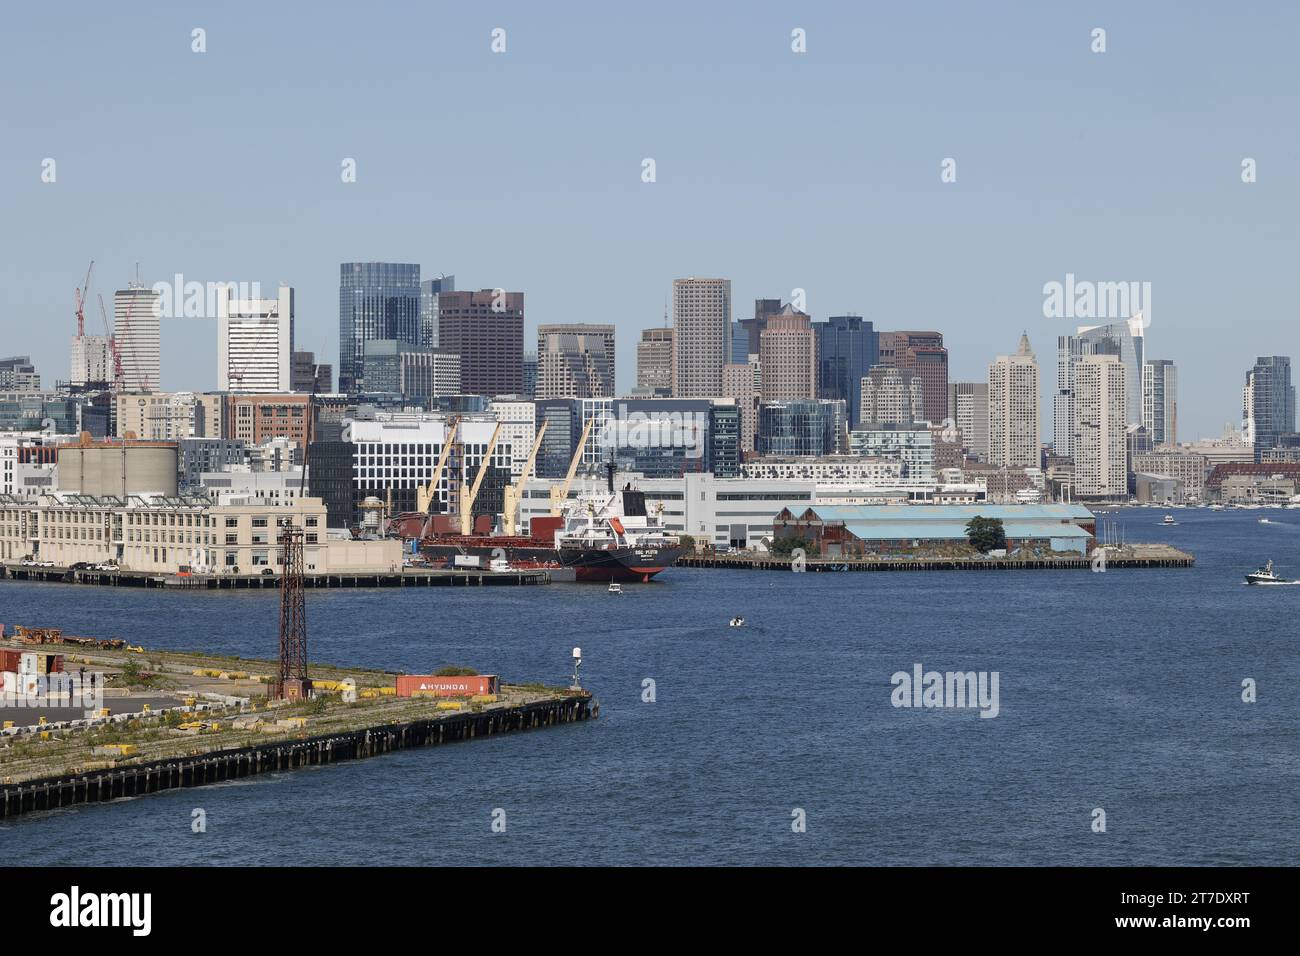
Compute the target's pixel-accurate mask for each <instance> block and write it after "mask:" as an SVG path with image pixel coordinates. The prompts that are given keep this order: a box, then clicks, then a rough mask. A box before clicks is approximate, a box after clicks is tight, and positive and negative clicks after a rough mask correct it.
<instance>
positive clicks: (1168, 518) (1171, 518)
mask: <svg viewBox="0 0 1300 956" xmlns="http://www.w3.org/2000/svg"><path fill="white" fill-rule="evenodd" d="M1160 523H1161V524H1163V525H1175V524H1178V522H1177V521H1175V520H1174V516H1173V515H1165V517H1164V519H1163V520H1162V521H1161V522H1160Z"/></svg>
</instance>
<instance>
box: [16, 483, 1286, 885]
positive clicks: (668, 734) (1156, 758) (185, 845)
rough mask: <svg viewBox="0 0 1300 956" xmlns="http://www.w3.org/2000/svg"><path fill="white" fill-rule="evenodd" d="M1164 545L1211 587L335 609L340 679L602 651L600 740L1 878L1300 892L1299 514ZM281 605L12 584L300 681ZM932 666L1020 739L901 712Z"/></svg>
mask: <svg viewBox="0 0 1300 956" xmlns="http://www.w3.org/2000/svg"><path fill="white" fill-rule="evenodd" d="M1161 514H1162V512H1157V511H1153V510H1137V509H1130V510H1128V511H1126V512H1124V513H1123V514H1122V515H1121V516H1119V517H1118V518H1117V520H1119V521H1121V522H1122V523H1123V524H1124V525H1125V526H1126V530H1127V536H1128V538H1129V539H1130V540H1143V541H1168V542H1170V543H1172V544H1175V545H1177V546H1180V547H1184V548H1186V549H1188V550H1191V551H1192V552H1194V553H1195V555H1196V557H1197V566H1196V568H1195V569H1193V570H1189V571H1183V570H1169V571H1123V570H1111V571H1109V572H1107V573H1105V574H1092V573H1088V572H1016V573H969V572H967V573H927V574H786V573H777V572H752V573H751V572H739V571H713V572H710V571H691V570H686V569H672V570H670V571H669V572H667V573H665V574H664V575H662V577H661V580H660V581H658V582H655V583H654V584H651V585H642V586H636V585H625V587H624V591H625V593H624V594H623V595H622V596H621V597H618V596H614V595H610V594H607V593H606V592H605V590H604V589H603V588H602V587H599V586H578V585H563V586H561V585H555V586H551V587H543V588H493V589H482V590H477V589H469V590H459V589H456V590H453V589H445V590H444V589H431V590H424V589H420V590H412V591H407V592H394V591H332V592H311V593H309V594H308V615H309V621H310V651H311V655H312V657H313V658H315V659H318V660H322V661H330V662H339V663H348V662H352V663H356V664H358V665H371V666H382V667H389V668H401V669H405V670H408V671H424V670H427V669H431V668H436V667H438V666H442V665H445V664H450V663H457V664H467V665H471V666H474V667H477V668H478V669H480V670H481V671H484V672H497V673H500V674H502V675H504V676H505V677H506V678H507V679H515V680H525V679H526V680H544V681H551V682H566V681H567V678H568V675H569V671H570V666H571V660H570V652H571V649H572V647H573V646H574V645H575V644H578V645H581V646H582V648H583V652H584V655H585V663H584V665H583V680H584V684H586V685H587V686H589V687H590V688H591V689H592V690H594V691H595V693H596V695H597V697H598V698H599V700H600V703H601V717H600V719H599V720H596V721H592V722H590V723H588V724H585V725H578V726H573V727H562V728H558V729H553V730H544V731H539V732H536V733H530V734H519V735H509V736H505V737H496V738H490V739H481V740H477V741H473V742H469V743H464V744H456V745H451V746H445V747H434V748H429V749H424V750H412V751H406V752H402V753H398V754H394V755H389V756H384V757H378V758H374V759H370V760H364V761H359V762H354V763H345V764H341V765H337V766H333V767H325V768H313V769H306V770H301V771H295V772H292V773H284V774H278V775H273V776H268V777H263V778H259V779H257V780H255V781H252V782H239V783H234V784H223V785H218V786H214V787H208V788H201V789H195V790H184V791H177V792H171V793H164V794H158V795H154V796H150V797H147V798H143V799H137V800H124V801H119V802H116V803H112V804H107V805H99V806H92V807H83V808H80V809H76V810H65V811H60V812H55V813H50V814H44V815H40V816H34V817H29V818H24V819H23V820H21V821H18V822H10V823H7V824H0V846H3V847H5V849H6V852H10V853H12V852H14V851H15V850H17V849H19V848H21V853H22V858H23V859H24V861H26V862H30V863H34V864H40V863H53V864H111V863H116V864H200V863H202V864H222V863H226V864H231V863H238V864H261V863H268V864H269V863H296V862H303V863H326V864H331V863H360V864H367V863H375V864H439V863H483V864H496V863H567V864H582V863H610V864H664V863H679V864H691V863H859V864H936V863H938V864H945V863H965V864H991V863H1002V864H1264V863H1282V864H1294V863H1297V862H1300V851H1298V850H1297V841H1296V834H1297V833H1298V832H1300V809H1298V808H1300V801H1297V799H1296V794H1297V792H1300V756H1298V755H1297V743H1296V742H1297V734H1296V730H1297V710H1298V708H1297V690H1298V689H1300V654H1297V643H1298V642H1297V634H1296V622H1297V610H1300V585H1297V586H1295V587H1265V588H1259V587H1247V586H1245V585H1243V584H1242V583H1241V582H1242V580H1243V574H1244V573H1245V572H1246V571H1249V570H1251V569H1253V568H1255V567H1256V566H1258V565H1260V564H1262V563H1263V562H1264V561H1265V560H1266V559H1268V558H1272V559H1274V560H1275V561H1276V562H1277V564H1278V565H1279V566H1280V567H1281V570H1282V572H1283V574H1286V573H1287V572H1290V573H1291V576H1294V577H1300V511H1267V512H1266V511H1243V512H1223V513H1214V512H1209V511H1206V510H1197V511H1189V510H1184V511H1179V512H1177V514H1178V518H1179V521H1180V524H1179V525H1178V526H1177V527H1170V528H1165V527H1160V526H1158V522H1159V519H1160V516H1161ZM1260 517H1268V518H1270V520H1271V522H1273V523H1271V524H1268V525H1261V524H1259V523H1258V519H1259V518H1260ZM276 601H277V599H276V596H275V594H274V593H267V594H215V595H214V594H170V593H157V592H138V591H130V592H128V591H112V590H101V589H95V588H72V587H63V586H55V585H27V584H21V583H16V582H13V581H4V582H0V620H3V621H6V622H10V623H12V622H20V623H28V624H44V625H50V626H62V627H64V628H65V629H67V630H69V631H71V632H74V633H83V634H92V635H96V636H105V637H107V636H120V637H126V638H129V639H130V640H132V641H142V642H143V643H144V644H145V645H146V646H155V647H175V648H201V649H210V650H212V651H216V652H224V653H233V654H241V655H244V656H272V655H273V654H274V652H275V646H276V645H275V630H276V608H277V603H276ZM733 614H743V615H744V616H745V617H746V618H747V620H748V623H749V626H748V627H746V628H744V629H741V630H734V629H729V628H728V627H727V626H726V625H727V620H728V618H730V617H731V616H732V615H733ZM915 663H921V664H923V665H924V666H925V668H926V669H927V670H930V669H933V670H939V671H948V670H961V671H968V670H975V671H997V672H998V673H999V675H1000V682H999V704H1000V714H999V716H998V717H997V718H996V719H981V718H979V717H978V716H977V712H976V711H973V710H967V711H953V710H925V709H917V710H908V709H899V708H895V707H893V706H892V705H891V702H890V697H891V691H892V690H893V688H892V687H891V685H890V676H891V675H892V674H893V673H894V672H895V671H899V670H907V671H910V670H911V669H912V666H913V665H914V664H915ZM1248 677H1249V678H1254V679H1255V680H1256V681H1257V682H1258V695H1259V696H1258V702H1257V703H1254V704H1246V703H1243V702H1242V700H1241V685H1242V680H1243V679H1244V678H1248ZM645 678H651V679H653V680H654V681H655V690H656V696H657V700H656V702H654V703H644V702H642V682H643V680H644V679H645ZM196 807H201V808H203V809H204V810H205V811H206V814H207V832H206V833H203V834H194V833H192V832H191V830H190V819H191V810H192V809H194V808H196ZM1097 807H1100V808H1103V809H1104V811H1105V814H1106V832H1105V833H1101V834H1099V833H1094V832H1093V831H1092V829H1091V823H1092V820H1093V810H1094V808H1097ZM496 808H501V809H503V810H504V811H505V819H506V831H505V833H499V834H498V833H493V832H492V830H491V827H490V824H491V820H492V816H491V815H492V811H493V810H494V809H496ZM795 808H802V809H803V810H804V811H805V812H806V815H807V831H806V832H805V833H795V832H792V829H791V821H792V811H793V810H794V809H795Z"/></svg>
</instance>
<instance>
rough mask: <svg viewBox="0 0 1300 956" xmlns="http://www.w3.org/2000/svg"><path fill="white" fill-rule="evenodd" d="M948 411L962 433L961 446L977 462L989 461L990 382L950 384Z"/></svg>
mask: <svg viewBox="0 0 1300 956" xmlns="http://www.w3.org/2000/svg"><path fill="white" fill-rule="evenodd" d="M948 412H949V414H950V416H951V417H952V420H953V424H954V425H956V426H957V428H958V430H959V431H960V432H961V445H962V448H964V449H965V450H966V451H967V452H968V453H969V454H971V455H974V456H975V457H976V458H978V459H979V460H980V461H988V460H989V383H988V382H987V381H984V382H953V383H951V384H950V385H949V386H948Z"/></svg>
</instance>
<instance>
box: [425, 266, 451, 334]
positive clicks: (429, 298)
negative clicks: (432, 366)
mask: <svg viewBox="0 0 1300 956" xmlns="http://www.w3.org/2000/svg"><path fill="white" fill-rule="evenodd" d="M455 291H456V277H455V276H449V275H440V276H437V277H435V278H433V279H425V280H424V281H423V282H421V283H420V342H419V344H420V345H422V346H423V347H425V348H430V349H436V348H437V347H438V296H439V295H440V294H442V293H443V292H455Z"/></svg>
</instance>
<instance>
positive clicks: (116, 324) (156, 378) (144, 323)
mask: <svg viewBox="0 0 1300 956" xmlns="http://www.w3.org/2000/svg"><path fill="white" fill-rule="evenodd" d="M160 305H161V298H160V297H159V294H158V293H157V292H155V291H154V290H153V289H146V288H145V287H144V286H142V285H138V284H136V283H131V284H130V285H129V286H127V288H125V289H119V290H118V291H116V292H114V293H113V337H114V339H115V340H116V342H117V353H118V355H120V356H121V358H122V388H123V389H124V390H126V391H128V392H147V391H150V390H153V389H158V388H161V387H162V320H161V316H160V312H159V308H160Z"/></svg>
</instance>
